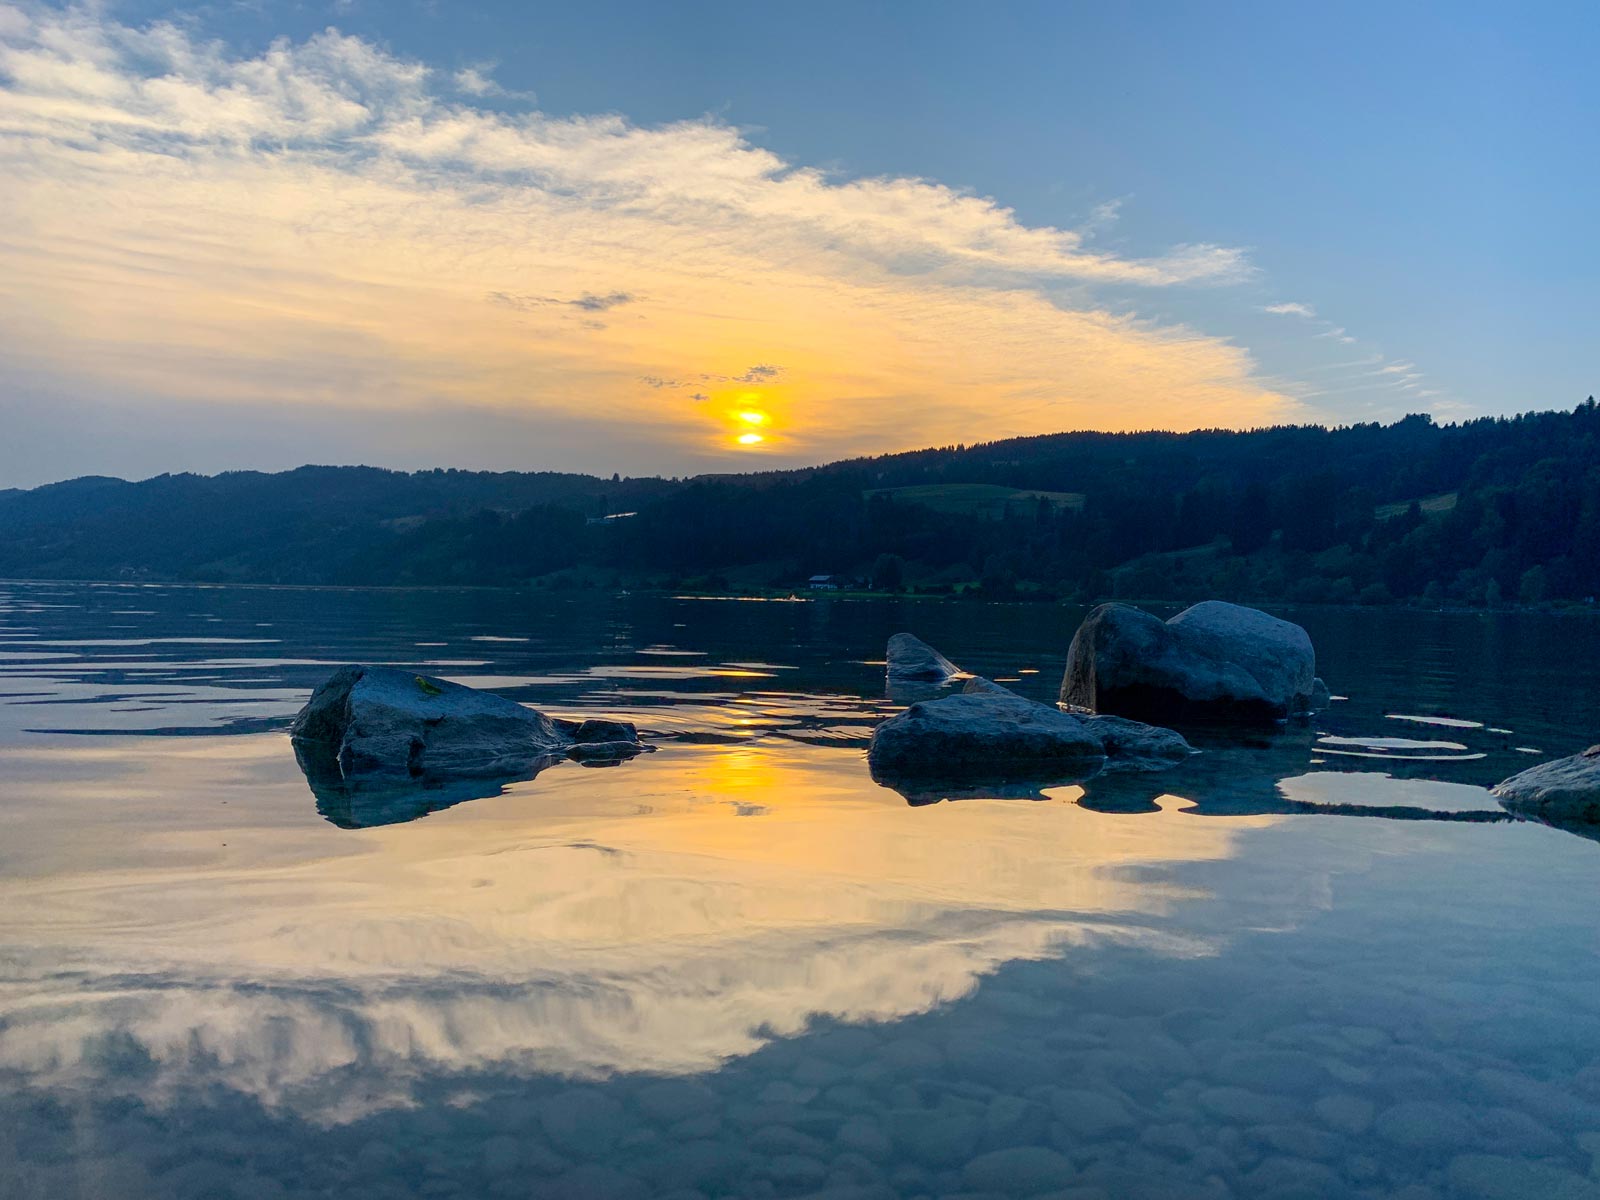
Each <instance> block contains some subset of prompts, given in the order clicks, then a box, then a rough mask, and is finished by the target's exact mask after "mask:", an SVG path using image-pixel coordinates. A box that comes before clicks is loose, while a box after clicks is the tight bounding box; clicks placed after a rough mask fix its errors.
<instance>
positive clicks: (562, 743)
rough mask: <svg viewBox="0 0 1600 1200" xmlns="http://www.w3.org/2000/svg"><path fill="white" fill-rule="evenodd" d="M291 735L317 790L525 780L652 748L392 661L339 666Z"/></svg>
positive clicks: (606, 724)
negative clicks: (566, 761) (547, 769)
mask: <svg viewBox="0 0 1600 1200" xmlns="http://www.w3.org/2000/svg"><path fill="white" fill-rule="evenodd" d="M289 732H290V735H291V736H292V737H293V738H294V741H295V752H296V755H297V756H298V757H299V759H300V762H301V765H302V766H303V767H304V768H305V770H306V775H307V778H309V779H312V782H313V790H316V789H317V788H318V787H321V788H322V789H323V790H327V789H328V788H329V787H330V786H331V784H332V781H334V780H341V781H346V782H361V783H363V784H371V785H383V784H403V783H407V782H421V783H423V784H425V785H428V786H433V785H437V784H438V783H439V782H440V781H443V780H452V779H475V778H503V777H507V776H518V775H520V776H524V777H526V776H528V774H529V772H536V771H537V770H538V769H539V768H540V767H542V766H546V765H548V764H549V763H551V762H557V761H559V760H560V759H562V758H564V757H567V758H572V759H574V760H576V761H578V762H582V763H585V764H591V765H599V764H610V763H617V762H622V761H623V760H624V759H628V758H632V757H633V756H634V755H636V754H639V753H641V752H643V751H644V750H645V749H647V747H645V746H644V745H643V744H642V743H641V742H640V741H639V734H638V731H637V730H636V729H635V728H634V726H633V725H632V724H631V723H630V722H627V721H612V720H606V719H602V718H590V719H588V720H585V721H567V720H559V719H556V720H552V719H551V718H550V717H547V716H545V715H544V714H543V713H541V712H539V711H537V710H536V709H532V708H528V707H526V706H525V705H521V704H518V703H516V702H515V701H514V700H507V699H506V698H505V697H504V696H497V695H495V694H494V693H493V692H484V691H479V690H478V689H476V688H470V687H463V686H462V685H461V684H459V683H450V682H449V681H448V680H444V679H434V678H431V677H429V676H426V675H416V674H413V673H412V672H410V671H401V670H396V669H395V668H392V667H366V666H348V667H341V668H339V670H337V671H335V672H334V673H333V675H332V677H331V678H329V679H328V681H327V682H326V683H324V684H323V685H322V686H321V687H319V688H318V689H317V690H316V691H315V692H313V693H312V695H311V699H310V701H309V702H308V703H307V704H306V706H305V707H304V708H303V709H301V710H300V714H299V715H298V716H297V717H295V720H294V724H293V726H291V728H290V731H289ZM320 794H321V793H320V792H319V795H320Z"/></svg>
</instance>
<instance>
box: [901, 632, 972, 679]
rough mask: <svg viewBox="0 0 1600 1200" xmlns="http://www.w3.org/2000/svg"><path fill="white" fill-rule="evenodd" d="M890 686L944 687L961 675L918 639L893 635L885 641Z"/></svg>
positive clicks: (936, 652) (951, 664)
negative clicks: (924, 685)
mask: <svg viewBox="0 0 1600 1200" xmlns="http://www.w3.org/2000/svg"><path fill="white" fill-rule="evenodd" d="M886 657H887V658H888V670H887V674H888V676H889V682H890V683H948V682H949V681H950V680H952V679H955V678H956V677H957V676H959V675H961V674H963V672H962V670H961V668H960V667H958V666H956V665H955V663H953V662H951V661H950V660H949V659H948V658H946V657H945V656H944V655H942V654H940V653H939V652H938V651H937V650H935V649H934V648H933V647H932V646H930V645H928V643H927V642H925V641H923V640H922V639H921V638H918V637H913V636H912V635H911V634H909V633H897V634H895V635H894V636H893V637H891V638H890V639H889V652H888V655H887V656H886Z"/></svg>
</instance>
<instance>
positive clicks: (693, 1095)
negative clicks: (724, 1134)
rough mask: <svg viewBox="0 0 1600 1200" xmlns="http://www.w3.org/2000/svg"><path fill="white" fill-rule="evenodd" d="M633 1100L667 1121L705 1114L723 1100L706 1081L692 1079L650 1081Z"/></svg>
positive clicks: (649, 1114)
mask: <svg viewBox="0 0 1600 1200" xmlns="http://www.w3.org/2000/svg"><path fill="white" fill-rule="evenodd" d="M633 1102H634V1104H635V1105H637V1106H638V1108H639V1111H640V1112H642V1113H643V1114H644V1115H645V1116H646V1117H648V1118H650V1119H651V1120H652V1121H656V1122H659V1123H660V1124H663V1125H669V1124H672V1123H673V1122H676V1121H682V1120H684V1119H685V1118H688V1117H698V1116H703V1115H705V1114H706V1113H709V1112H712V1111H714V1110H715V1109H716V1108H717V1107H718V1105H719V1103H720V1102H719V1101H718V1099H717V1094H716V1093H715V1092H713V1091H712V1090H711V1089H710V1088H708V1087H707V1086H706V1085H705V1084H703V1083H696V1082H694V1081H693V1080H689V1079H664V1080H662V1081H661V1082H659V1083H649V1084H646V1085H645V1086H644V1087H642V1088H640V1089H639V1090H638V1091H637V1092H635V1093H634V1096H633Z"/></svg>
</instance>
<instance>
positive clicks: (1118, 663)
mask: <svg viewBox="0 0 1600 1200" xmlns="http://www.w3.org/2000/svg"><path fill="white" fill-rule="evenodd" d="M1315 680H1316V653H1315V651H1314V650H1313V649H1312V646H1311V638H1310V635H1308V634H1307V633H1306V631H1305V630H1304V629H1302V628H1300V626H1298V625H1295V624H1293V623H1291V622H1289V621H1283V620H1279V619H1278V618H1277V617H1273V616H1268V615H1267V614H1266V613H1264V612H1261V611H1259V610H1258V609H1254V608H1245V607H1242V606H1241V605H1238V604H1228V603H1225V602H1223V601H1220V600H1207V601H1204V602H1203V603H1200V604H1196V605H1194V606H1192V607H1190V608H1186V609H1184V610H1183V612H1181V613H1179V614H1178V615H1177V616H1175V617H1173V618H1172V619H1171V620H1170V621H1165V622H1164V621H1162V620H1161V619H1160V618H1158V617H1154V616H1152V615H1151V614H1149V613H1147V612H1144V611H1142V610H1141V609H1137V608H1134V607H1132V606H1131V605H1127V604H1102V605H1100V606H1099V607H1098V608H1096V609H1095V610H1094V611H1093V612H1091V613H1090V614H1089V615H1088V616H1087V617H1086V618H1085V619H1084V622H1083V624H1082V625H1081V626H1079V628H1078V632H1077V634H1076V636H1074V637H1073V639H1072V646H1071V648H1070V649H1069V650H1068V651H1067V670H1066V674H1065V675H1064V676H1063V678H1062V681H1061V699H1062V701H1063V702H1065V703H1067V704H1072V705H1081V706H1082V707H1084V708H1089V709H1093V710H1094V711H1095V712H1098V713H1109V714H1115V715H1120V716H1129V717H1138V718H1141V719H1152V720H1174V719H1177V720H1184V719H1187V720H1217V719H1223V720H1246V721H1258V720H1282V719H1284V718H1286V717H1289V716H1292V715H1294V714H1296V713H1302V712H1306V711H1309V709H1310V708H1311V707H1312V703H1313V701H1312V697H1313V694H1314V686H1315Z"/></svg>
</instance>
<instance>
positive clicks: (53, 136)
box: [0, 4, 1297, 472]
mask: <svg viewBox="0 0 1600 1200" xmlns="http://www.w3.org/2000/svg"><path fill="white" fill-rule="evenodd" d="M470 70H473V71H477V72H478V76H471V77H468V78H467V79H466V81H465V83H466V86H465V88H463V78H462V74H461V72H457V73H455V75H454V76H451V75H449V74H441V73H439V72H436V71H434V70H432V69H430V68H429V67H427V66H426V65H424V64H421V63H416V62H410V61H406V60H403V59H400V58H396V57H394V56H393V55H390V54H388V53H386V52H384V51H383V50H381V49H379V48H377V47H375V46H373V45H372V44H370V43H368V42H365V41H362V40H360V39H358V38H353V37H349V36H346V35H343V34H341V33H339V32H337V31H335V30H328V31H326V32H324V33H321V34H318V35H316V36H314V37H311V38H309V39H307V40H306V41H303V42H292V41H288V40H280V41H277V42H274V43H273V44H272V45H271V46H269V47H268V48H266V49H265V50H264V51H262V52H261V53H259V54H256V55H253V56H240V55H236V54H234V53H233V52H231V51H230V50H229V49H228V48H227V47H226V46H223V45H221V44H217V43H212V42H201V41H198V40H196V39H194V38H192V37H191V36H190V35H189V34H188V33H186V32H185V31H184V30H183V29H182V28H180V27H179V26H176V25H171V24H160V23H158V24H153V25H150V26H147V27H142V28H133V27H130V26H126V25H122V24H118V23H116V22H115V21H113V20H111V19H110V18H108V17H106V16H105V15H103V14H102V12H101V10H99V9H95V8H77V9H67V10H56V9H50V8H45V7H33V6H25V7H15V6H4V5H3V4H0V173H3V174H4V177H5V178H6V181H7V182H6V186H5V187H4V188H3V189H0V358H4V359H5V360H6V361H7V362H8V363H9V365H10V366H11V368H12V369H13V370H14V371H16V372H18V373H24V374H26V375H27V376H28V377H29V378H30V379H33V380H36V381H37V380H44V381H46V382H47V383H48V386H47V387H42V388H41V394H42V393H43V392H44V391H48V392H49V393H50V394H52V395H61V396H67V397H69V398H71V397H76V398H78V399H80V400H85V401H87V400H91V399H92V400H94V401H96V402H99V403H122V404H125V405H129V406H137V405H140V404H150V403H154V402H157V401H159V402H160V403H163V404H167V405H172V404H191V403H192V404H194V405H197V406H200V407H201V408H202V409H203V410H204V411H205V412H206V413H209V414H211V415H210V416H209V417H208V418H206V419H208V420H210V421H212V422H214V423H216V425H217V427H218V429H221V428H223V427H224V426H225V425H226V422H227V420H228V413H229V412H230V411H235V409H236V407H238V406H251V405H254V406H278V407H279V409H280V411H281V413H282V418H281V419H282V420H283V421H285V422H287V423H289V424H290V425H291V426H293V425H294V423H295V422H297V421H302V418H301V417H300V416H298V415H297V414H301V413H306V412H310V411H312V410H314V409H316V408H317V407H318V406H322V407H324V408H329V407H330V406H331V407H336V408H337V409H338V411H341V412H345V411H348V412H361V411H374V410H383V411H385V412H386V413H387V414H388V418H389V420H390V421H391V422H394V423H398V424H400V425H404V424H405V423H406V422H408V421H415V420H416V414H419V413H423V412H433V411H437V410H438V409H439V408H440V407H441V406H443V407H445V408H449V409H456V410H462V411H464V410H467V409H472V410H478V411H485V412H493V413H498V414H503V415H505V416H507V417H509V418H514V419H519V420H523V421H525V422H526V423H527V425H528V428H529V436H528V446H529V448H530V453H532V452H536V450H537V447H538V444H539V443H538V438H537V437H536V436H535V434H534V431H535V429H536V427H537V424H538V422H540V421H545V420H551V419H563V420H565V419H573V420H583V421H592V422H595V423H597V426H599V427H604V426H605V425H606V424H607V423H610V424H611V425H612V426H613V427H619V426H620V425H621V424H626V425H627V427H628V429H629V432H630V436H633V437H636V438H642V439H646V440H648V441H651V442H652V443H653V444H654V445H656V446H658V447H660V453H659V457H658V462H657V464H656V465H657V468H658V469H661V470H665V471H669V472H675V471H679V470H683V469H685V468H695V469H699V468H702V467H709V466H715V465H718V464H719V463H721V462H722V461H723V459H724V457H725V456H726V455H727V454H729V453H732V452H733V445H732V440H731V438H730V437H728V436H727V435H728V433H729V430H728V429H727V428H726V421H727V414H726V412H725V411H724V410H725V409H726V408H727V405H723V404H721V403H719V401H720V400H721V399H722V397H721V396H720V395H719V394H718V388H719V387H720V386H723V385H726V386H727V387H730V388H732V387H744V388H749V387H757V388H759V389H761V391H762V393H763V402H764V408H765V409H766V410H767V411H769V412H770V414H771V417H772V423H771V425H770V426H769V431H770V436H768V437H767V439H766V441H765V442H764V443H763V444H762V449H763V450H764V451H766V452H770V453H772V454H774V455H777V456H780V457H783V456H787V457H788V458H789V459H792V460H795V461H799V460H814V459H817V458H820V457H825V456H831V455H835V454H855V453H861V452H863V451H870V450H886V449H894V448H907V447H912V446H918V445H924V444H934V443H939V442H943V441H957V440H968V441H970V440H973V439H975V438H978V437H1001V436H1007V435H1013V434H1027V433H1038V432H1044V431H1049V430H1056V429H1063V428H1083V427H1091V428H1102V429H1119V428H1146V427H1151V426H1167V427H1173V428H1188V427H1198V426H1215V425H1240V426H1246V425H1256V424H1266V423H1272V422H1276V421H1281V420H1285V419H1291V418H1292V417H1293V416H1294V415H1295V414H1296V412H1297V409H1296V408H1295V401H1294V400H1293V399H1292V398H1291V397H1289V396H1287V395H1286V394H1284V393H1283V392H1282V391H1279V390H1276V389H1274V388H1273V387H1270V386H1268V385H1266V384H1265V383H1263V382H1261V381H1260V380H1259V379H1258V378H1257V376H1256V372H1255V364H1254V362H1253V361H1252V359H1251V358H1250V356H1249V354H1248V353H1246V352H1245V350H1243V349H1242V348H1241V347H1239V346H1238V345H1235V344H1233V343H1231V342H1229V341H1226V340H1224V339H1220V338H1216V337H1212V336H1207V335H1205V334H1203V333H1200V332H1197V331H1196V330H1194V329H1191V328H1189V327H1186V326H1182V325H1175V324H1171V323H1167V322H1162V321H1159V320H1154V319H1151V318H1147V317H1144V316H1141V315H1139V312H1138V309H1139V302H1138V300H1137V299H1135V300H1134V301H1133V302H1132V308H1131V309H1125V308H1122V307H1121V306H1124V305H1126V304H1128V297H1129V295H1130V294H1131V295H1133V296H1134V297H1137V296H1138V295H1140V294H1142V293H1149V292H1150V291H1152V290H1155V291H1159V290H1160V289H1166V288H1174V287H1201V286H1204V287H1215V286H1223V285H1226V284H1228V283H1231V282H1235V281H1238V280H1240V279H1243V278H1247V277H1248V276H1249V275H1250V272H1251V268H1250V266H1249V264H1248V263H1247V262H1246V260H1245V258H1244V255H1243V254H1242V253H1241V252H1240V251H1238V250H1235V249H1231V248H1228V247H1222V246H1216V245H1210V244H1193V245H1181V246H1177V247H1174V248H1172V249H1170V250H1168V251H1166V252H1164V253H1157V254H1153V255H1149V256H1144V257H1126V256H1123V255H1119V254H1116V253H1112V252H1110V251H1108V250H1105V249H1101V248H1099V247H1097V246H1095V245H1094V244H1093V242H1092V240H1091V238H1090V236H1089V234H1088V233H1086V232H1084V231H1080V230H1066V229H1057V228H1052V227H1049V226H1039V225H1027V224H1024V223H1023V222H1022V221H1020V220H1019V219H1018V217H1017V215H1016V214H1015V213H1014V212H1013V211H1012V210H1010V209H1008V208H1006V207H1004V206H1002V205H1001V204H999V203H997V202H995V201H994V200H991V199H988V198H985V197H982V196H977V195H972V194H969V193H966V192H962V191H958V190H956V189H953V188H949V187H945V186H943V185H940V184H937V183H934V182H930V181H927V180H922V179H912V178H898V177H877V178H866V179H840V178H836V177H834V176H832V175H829V174H828V173H826V172H823V171H821V170H817V169H814V168H810V167H806V166H803V165H798V164H794V163H791V162H788V161H786V160H784V159H782V158H780V157H779V156H777V155H775V154H773V153H772V152H771V151H768V150H766V149H763V148H761V147H759V146H757V145H754V144H752V143H751V142H750V141H749V140H748V139H747V138H746V137H745V136H744V135H743V134H742V133H741V132H740V131H739V130H737V129H734V128H732V127H730V126H727V125H725V124H722V123H720V122H718V121H715V120H711V119H703V120H695V121H684V122H678V123H674V124H669V125H664V126H660V127H648V128H647V127H641V126H637V125H633V124H630V123H629V122H628V121H626V120H625V119H623V118H621V117H618V116H573V117H553V116H550V115H547V114H543V113H539V112H527V113H517V114H507V113H503V112H497V111H491V110H487V109H483V108H478V107H474V106H473V105H472V104H471V103H468V102H465V101H464V100H463V98H462V97H463V93H464V92H465V94H466V96H467V98H468V99H472V98H474V96H473V93H472V88H473V87H477V86H478V85H479V84H480V83H484V82H486V81H487V80H488V76H487V75H486V74H485V73H483V71H482V70H481V69H480V68H470ZM479 76H481V78H479ZM597 279H598V280H604V281H619V282H620V281H625V283H622V284H621V286H616V285H612V284H610V283H608V284H607V285H606V286H604V287H598V288H597V287H596V286H595V281H596V280H597ZM1099 289H1111V290H1112V291H1113V293H1114V298H1107V299H1103V300H1099V299H1096V298H1095V297H1096V295H1097V292H1098V290H1099ZM602 314H603V315H605V316H606V317H607V320H606V321H604V322H602V321H598V320H594V319H592V318H594V317H597V316H599V315H602ZM573 318H578V319H573ZM752 363H753V364H756V366H755V367H751V366H750V365H749V364H752ZM772 363H782V364H784V366H783V370H782V374H781V376H780V375H778V374H776V368H772V367H771V366H770V364H772ZM769 370H770V371H772V372H773V373H771V374H769V373H767V372H768V371H769ZM641 378H646V379H649V380H654V381H685V386H694V387H696V389H697V392H696V394H701V395H709V396H710V400H711V402H710V403H707V402H706V401H696V400H693V399H692V398H691V397H690V396H688V395H674V396H672V397H670V398H667V399H666V400H665V402H664V400H663V397H662V396H660V395H656V396H653V397H652V396H650V395H649V394H648V393H649V392H650V391H660V390H662V389H663V388H664V387H666V386H668V385H666V384H664V383H660V382H657V383H652V384H651V385H650V386H649V387H648V388H646V389H644V390H641V388H640V386H639V381H640V380H641ZM702 383H703V384H705V385H708V386H704V387H702V386H701V384H702ZM671 386H672V387H677V386H678V384H676V383H674V384H672V385H671ZM730 403H731V401H730ZM303 427H304V428H306V429H307V430H309V429H310V428H311V425H310V423H309V422H303ZM416 427H417V429H418V430H419V433H418V437H419V439H420V438H422V436H423V435H422V434H421V432H420V430H421V428H422V426H421V425H420V424H418V425H417V426H416ZM177 435H178V434H177V432H175V431H167V430H157V431H151V432H150V433H149V434H148V436H150V437H157V436H177ZM316 445H317V443H316V442H315V441H314V440H313V439H312V438H311V437H310V435H309V433H308V434H307V438H306V445H305V453H304V456H305V457H312V456H313V455H314V453H315V450H316ZM418 446H419V448H421V449H423V450H426V449H427V448H428V446H427V444H426V443H425V442H423V441H420V440H419V442H418ZM251 452H252V451H251V448H250V446H249V445H248V444H247V443H245V442H241V443H240V448H239V450H238V451H237V453H238V454H239V455H240V456H241V457H240V458H238V459H235V460H234V461H232V462H219V463H217V464H216V465H217V466H223V465H258V464H257V463H256V461H255V460H254V459H250V458H249V455H250V454H251ZM606 459H607V454H606V451H605V447H604V445H603V444H598V445H597V446H596V450H595V461H594V462H593V463H584V464H581V465H584V466H593V467H595V468H597V469H600V468H603V469H607V470H609V469H610V468H609V466H608V465H607V462H606V461H604V460H606ZM563 465H567V466H573V465H579V464H574V463H572V462H571V459H570V456H568V457H567V458H566V459H565V460H564V463H563ZM636 465H637V466H640V467H643V466H646V465H647V464H636Z"/></svg>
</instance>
